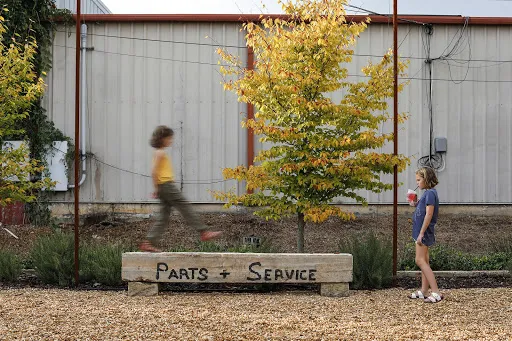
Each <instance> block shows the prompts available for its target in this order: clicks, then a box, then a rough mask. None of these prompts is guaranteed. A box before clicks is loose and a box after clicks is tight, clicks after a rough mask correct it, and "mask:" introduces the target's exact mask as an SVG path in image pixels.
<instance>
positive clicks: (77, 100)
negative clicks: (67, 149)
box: [74, 0, 85, 285]
mask: <svg viewBox="0 0 512 341" xmlns="http://www.w3.org/2000/svg"><path fill="white" fill-rule="evenodd" d="M81 6H82V4H81V1H80V0H76V16H75V22H76V39H75V44H76V49H75V52H76V54H75V60H76V65H75V188H74V191H75V285H78V283H79V259H78V254H79V252H78V251H79V238H80V235H79V232H78V225H79V224H78V223H79V219H80V217H79V194H80V186H79V185H78V182H79V177H78V176H79V172H78V169H79V168H80V154H79V148H80V53H81V51H80V19H81V8H82V7H81ZM83 162H85V160H84V161H83Z"/></svg>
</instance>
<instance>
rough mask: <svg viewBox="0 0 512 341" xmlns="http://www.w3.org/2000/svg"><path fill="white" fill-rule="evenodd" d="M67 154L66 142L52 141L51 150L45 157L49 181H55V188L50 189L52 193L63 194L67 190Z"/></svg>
mask: <svg viewBox="0 0 512 341" xmlns="http://www.w3.org/2000/svg"><path fill="white" fill-rule="evenodd" d="M67 152H68V141H53V148H52V149H51V150H50V152H49V153H48V154H47V155H46V162H47V164H48V171H49V173H50V180H51V181H55V187H53V188H52V189H51V190H52V191H56V192H65V191H67V190H68V175H67V172H66V170H67V165H66V154H67Z"/></svg>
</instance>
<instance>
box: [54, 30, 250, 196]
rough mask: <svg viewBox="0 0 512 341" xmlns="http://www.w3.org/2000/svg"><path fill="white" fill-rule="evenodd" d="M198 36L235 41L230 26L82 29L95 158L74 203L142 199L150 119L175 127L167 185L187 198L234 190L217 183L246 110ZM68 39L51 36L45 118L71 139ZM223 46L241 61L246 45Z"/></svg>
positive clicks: (232, 159)
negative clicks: (172, 178) (179, 186)
mask: <svg viewBox="0 0 512 341" xmlns="http://www.w3.org/2000/svg"><path fill="white" fill-rule="evenodd" d="M206 35H208V36H211V37H213V38H214V39H215V40H216V41H217V42H218V43H219V44H222V45H231V46H240V47H243V46H244V37H243V34H242V33H241V32H239V30H238V27H236V25H235V24H233V25H230V24H214V23H211V24H210V23H201V24H196V23H194V24H184V23H172V24H158V23H147V24H107V25H94V24H92V25H89V34H88V46H91V47H93V48H94V50H93V51H90V52H87V65H88V67H87V89H88V101H87V103H88V110H87V121H88V124H87V133H86V134H87V147H86V149H87V152H90V153H92V154H94V157H95V158H96V159H98V160H99V161H97V160H95V159H89V160H88V162H87V169H88V171H87V172H88V178H87V180H86V182H85V184H84V185H83V186H82V188H81V191H80V195H81V200H83V201H85V202H89V201H94V202H145V201H149V195H150V193H151V192H152V188H151V187H152V182H151V179H150V178H149V175H150V171H151V158H152V149H151V147H150V146H149V139H150V137H151V133H152V131H153V130H154V128H155V127H156V126H157V125H159V124H165V125H168V126H171V127H172V128H173V129H174V130H175V134H176V135H175V144H174V146H173V148H172V149H171V151H170V154H171V156H172V160H173V165H174V169H175V173H176V181H177V182H178V183H183V190H184V193H185V195H186V196H187V197H188V198H190V200H192V201H196V202H212V201H213V199H212V196H211V194H210V193H209V192H208V190H228V189H230V188H235V187H236V186H237V184H236V183H235V182H234V181H229V182H225V181H222V180H223V177H222V168H224V167H226V166H230V167H233V166H236V165H238V164H239V160H242V159H243V158H244V155H245V150H246V132H245V131H243V130H242V129H240V123H239V120H240V113H241V112H246V106H245V105H244V104H241V103H238V101H237V99H236V96H235V95H233V94H231V93H227V92H225V91H223V87H222V86H221V84H220V82H221V74H220V73H219V65H217V61H218V59H219V58H218V55H217V54H216V52H215V49H216V47H215V45H212V44H214V43H213V42H212V40H209V39H206V38H205V36H206ZM73 37H74V33H72V35H71V36H69V35H68V34H67V33H64V32H59V33H58V34H57V37H56V39H55V45H54V67H53V70H52V72H51V73H50V77H49V80H48V82H49V91H48V93H47V105H48V108H49V114H50V117H51V118H52V119H53V121H54V122H55V124H56V126H57V127H58V128H60V129H63V131H64V132H65V133H66V134H67V135H68V136H74V58H75V57H74V52H75V50H74V38H73ZM119 37H127V38H119ZM230 50H231V51H232V52H233V53H236V54H240V55H241V56H242V59H243V60H242V62H243V63H246V58H245V54H246V53H245V51H246V49H245V48H230ZM106 164H108V165H110V166H108V165H106ZM120 169H122V170H120ZM60 199H63V198H62V197H60ZM65 199H66V200H69V199H72V197H71V193H68V195H67V196H66V198H65Z"/></svg>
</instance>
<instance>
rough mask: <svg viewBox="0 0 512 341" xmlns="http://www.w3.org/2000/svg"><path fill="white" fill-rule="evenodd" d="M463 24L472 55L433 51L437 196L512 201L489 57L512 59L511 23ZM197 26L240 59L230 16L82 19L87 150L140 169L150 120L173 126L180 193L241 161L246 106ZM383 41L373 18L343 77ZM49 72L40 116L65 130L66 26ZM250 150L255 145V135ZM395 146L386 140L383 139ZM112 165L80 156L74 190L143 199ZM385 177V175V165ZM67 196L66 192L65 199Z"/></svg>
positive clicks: (146, 188)
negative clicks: (441, 150)
mask: <svg viewBox="0 0 512 341" xmlns="http://www.w3.org/2000/svg"><path fill="white" fill-rule="evenodd" d="M460 28H461V26H457V25H436V26H435V29H434V35H433V37H432V52H431V57H432V58H435V57H438V56H440V55H441V54H442V53H443V51H444V50H445V49H446V47H447V46H448V45H449V44H450V42H451V41H452V38H453V37H454V36H455V35H456V34H457V31H458V30H459V29H460ZM71 29H72V28H71ZM469 30H470V36H471V40H470V42H471V51H472V53H471V56H470V55H469V52H468V51H469V50H468V49H466V50H465V51H463V52H462V53H461V54H459V55H458V56H455V58H459V59H464V60H466V59H470V57H471V59H472V60H473V61H472V62H471V63H470V64H467V63H466V64H461V63H455V62H451V63H450V67H448V65H447V63H446V62H444V61H435V62H434V71H433V72H434V75H433V78H434V83H433V89H434V90H433V107H434V108H433V112H434V115H433V122H434V137H446V138H447V140H448V152H447V153H446V154H445V157H446V168H445V169H444V170H443V171H441V172H440V173H439V180H440V184H439V186H438V191H439V194H440V198H441V202H442V203H480V204H492V203H512V155H511V154H512V119H511V112H512V90H511V89H512V87H511V85H512V63H511V62H507V63H502V62H488V61H489V60H496V61H505V60H508V61H510V60H511V57H510V56H512V47H511V46H510V44H509V42H510V41H511V38H512V36H511V35H512V33H511V29H510V28H509V27H507V26H470V27H469ZM205 36H210V37H213V39H215V42H217V43H218V44H220V45H230V46H238V47H239V48H233V47H231V48H229V50H230V51H231V52H233V53H237V54H239V55H240V56H241V58H242V60H243V63H244V65H245V63H246V54H247V51H246V49H245V48H243V46H245V43H244V33H243V32H240V25H239V24H236V23H177V22H174V23H133V24H130V23H119V24H118V23H106V24H105V23H100V24H89V35H88V45H89V46H92V47H93V48H94V51H90V52H87V65H88V66H87V68H88V69H87V80H88V94H89V97H88V129H87V140H88V146H87V151H88V152H91V153H93V154H94V155H95V157H96V158H98V159H99V160H101V161H102V162H105V163H108V164H110V165H111V166H114V167H117V168H121V169H124V170H129V171H131V172H135V173H140V174H144V175H149V172H150V163H151V148H150V147H149V145H148V139H149V138H150V135H151V132H152V130H153V128H154V127H155V126H156V125H158V124H167V125H170V126H172V127H173V128H175V131H176V139H175V145H174V147H173V148H172V157H173V163H174V167H175V170H176V175H177V181H178V182H180V181H181V178H182V177H183V183H184V185H183V186H184V193H185V195H186V196H187V197H188V198H189V199H190V200H191V201H194V202H215V200H214V199H213V198H212V196H211V195H210V194H209V193H208V190H210V189H213V190H219V189H222V190H227V189H230V188H233V187H235V186H236V188H237V190H238V191H239V192H241V191H243V186H240V185H236V184H235V182H233V181H230V182H218V183H217V182H216V181H217V180H220V179H222V174H221V168H224V167H233V166H236V165H239V164H245V163H246V131H245V130H244V129H241V128H240V123H239V122H240V119H241V118H242V117H241V116H240V113H241V112H243V113H245V112H246V106H245V104H240V103H237V100H236V96H234V95H233V94H232V93H228V92H224V91H223V89H222V86H221V85H220V81H221V76H220V74H219V73H218V69H219V67H218V66H217V65H216V64H217V61H218V60H219V58H218V56H217V54H216V53H215V48H216V47H215V46H214V45H215V43H213V42H212V41H211V40H209V39H205ZM118 37H127V38H126V39H125V38H118ZM422 37H423V38H424V33H423V32H422V28H421V27H419V26H408V25H400V30H399V41H400V43H401V45H400V55H401V56H403V57H408V58H410V67H409V71H408V74H409V77H411V78H413V79H411V80H410V84H409V86H407V87H406V89H405V91H404V92H403V93H402V94H401V95H400V98H399V100H400V112H408V113H409V114H410V119H409V120H408V121H407V122H406V124H405V125H403V126H402V127H401V128H403V129H401V130H400V132H399V152H400V153H403V154H405V155H407V156H409V157H411V162H412V163H411V166H410V167H409V169H408V170H407V171H406V172H404V173H402V174H400V176H399V181H400V182H402V183H403V186H402V187H401V189H400V192H399V200H400V201H403V202H404V201H405V198H404V197H405V193H406V191H407V188H415V187H416V185H415V180H414V170H415V169H416V163H417V160H418V158H420V157H422V156H424V155H428V149H429V111H428V106H427V90H428V86H429V85H428V83H429V82H428V81H427V80H426V79H427V77H428V75H427V67H425V62H424V60H425V58H426V55H425V51H424V47H423V39H422ZM180 42H184V43H180ZM198 44H207V45H198ZM208 44H212V45H208ZM391 47H392V26H391V25H382V24H372V25H370V26H369V28H368V30H367V31H366V32H365V33H364V34H362V35H361V38H360V40H359V42H358V44H357V47H356V50H355V54H356V56H355V57H354V61H353V63H352V64H351V65H349V73H350V75H351V79H353V80H354V81H356V80H360V79H361V78H360V75H361V71H360V69H361V68H362V67H363V66H365V65H366V64H367V62H368V61H369V60H372V61H374V62H377V61H378V60H379V59H380V58H378V57H371V56H382V55H383V54H384V53H385V52H386V51H387V50H388V49H390V48H391ZM475 60H482V61H475ZM484 60H485V61H484ZM468 65H469V66H470V68H469V69H468V68H467V66H468ZM450 72H451V73H450ZM466 72H467V76H466ZM463 79H465V81H463V82H458V80H463ZM451 80H454V81H451ZM48 81H49V89H48V93H47V97H46V100H47V108H48V109H49V115H50V117H51V118H52V119H53V121H54V122H55V124H56V126H57V127H59V128H61V129H63V130H64V132H65V133H66V134H67V135H68V136H73V134H74V33H73V34H71V36H68V34H67V33H58V34H57V37H56V39H55V47H54V69H53V70H52V72H51V74H50V76H49V79H48ZM404 81H405V80H404ZM456 83H460V84H456ZM342 95H343V94H342V93H341V92H340V93H335V94H333V95H332V98H333V99H335V100H340V99H341V98H342ZM391 104H392V101H390V107H389V110H388V112H389V113H390V114H391V113H392V111H393V108H392V105H391ZM181 127H182V128H181ZM181 129H183V130H181ZM392 129H393V127H392V123H391V122H389V123H387V124H385V125H384V126H383V127H382V131H385V132H390V131H392ZM256 149H257V150H259V149H261V144H259V143H256ZM392 150H393V146H392V144H388V145H387V146H386V147H385V148H383V151H385V152H392ZM181 165H183V169H182V166H181ZM111 166H106V165H105V164H102V163H99V162H97V161H94V160H90V161H88V179H87V180H86V182H85V184H84V185H83V187H82V190H81V192H80V193H81V200H82V201H93V202H145V201H147V200H148V196H149V193H150V192H151V181H150V179H149V178H147V177H144V176H141V175H137V174H131V173H128V172H124V171H120V170H118V169H116V168H113V167H111ZM383 180H384V181H386V182H389V183H391V182H392V175H389V176H384V177H383ZM362 194H363V195H365V196H366V197H367V198H368V200H369V202H371V203H392V191H389V192H386V193H382V194H374V193H362ZM60 199H63V198H62V197H60ZM71 199H72V197H71V194H70V193H69V194H68V195H67V197H66V200H71ZM339 202H350V201H345V200H339Z"/></svg>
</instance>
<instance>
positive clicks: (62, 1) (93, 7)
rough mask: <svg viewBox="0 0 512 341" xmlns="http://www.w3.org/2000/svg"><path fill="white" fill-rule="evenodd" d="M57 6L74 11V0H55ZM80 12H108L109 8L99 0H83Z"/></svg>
mask: <svg viewBox="0 0 512 341" xmlns="http://www.w3.org/2000/svg"><path fill="white" fill-rule="evenodd" d="M55 5H56V6H57V7H58V8H67V9H69V10H70V11H71V12H73V13H76V0H55ZM80 7H82V14H110V13H112V12H110V10H109V9H108V7H107V6H105V4H104V3H103V2H102V1H101V0H83V1H82V6H80Z"/></svg>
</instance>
